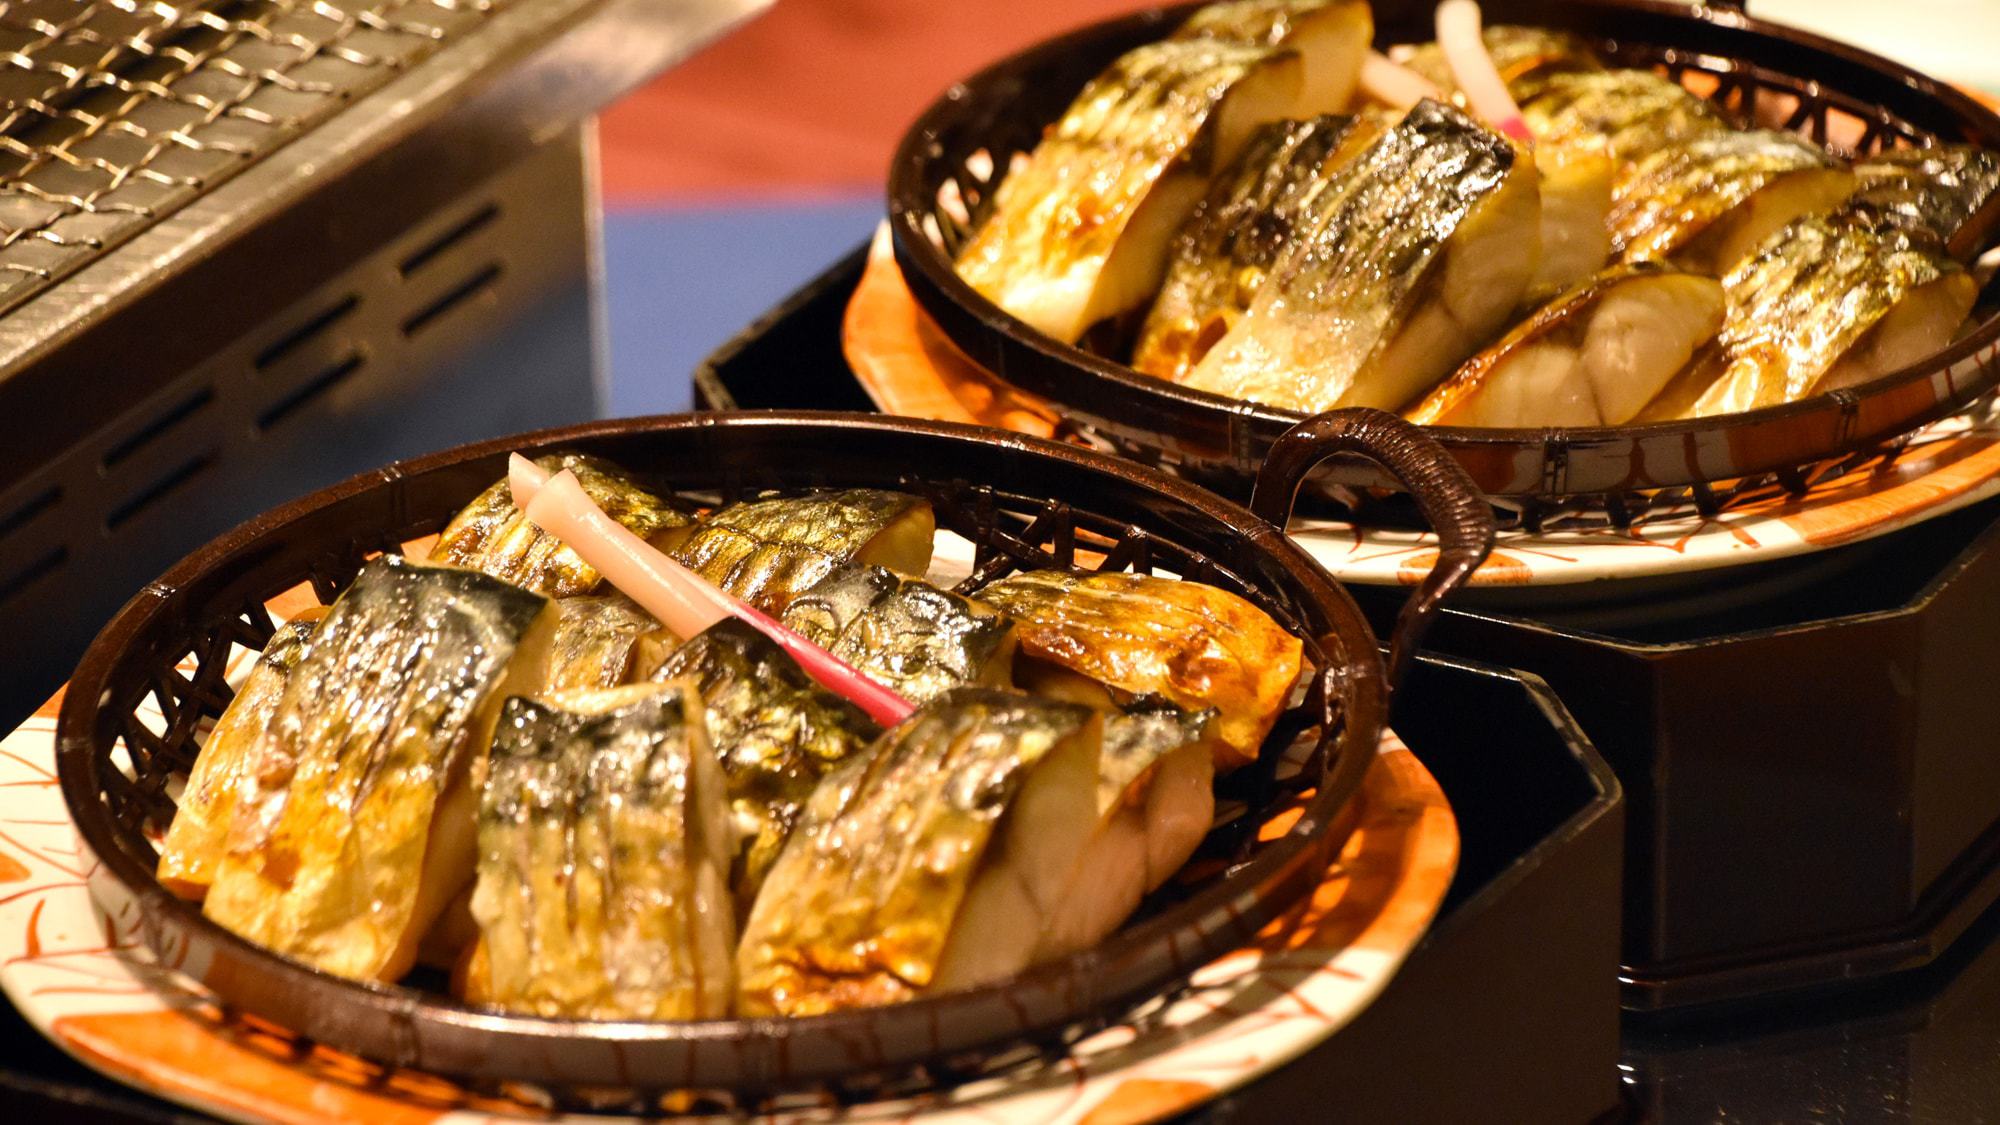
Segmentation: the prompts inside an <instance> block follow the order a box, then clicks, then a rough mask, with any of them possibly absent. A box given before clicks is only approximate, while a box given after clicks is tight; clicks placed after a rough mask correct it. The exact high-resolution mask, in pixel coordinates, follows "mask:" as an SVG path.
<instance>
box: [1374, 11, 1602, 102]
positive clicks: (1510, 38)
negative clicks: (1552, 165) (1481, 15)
mask: <svg viewBox="0 0 2000 1125" xmlns="http://www.w3.org/2000/svg"><path fill="white" fill-rule="evenodd" d="M1483 37H1484V39H1485V40H1486V53H1487V55H1489V56H1491V58H1492V59H1493V69H1495V70H1497V71H1499V72H1500V80H1501V81H1503V82H1505V83H1506V84H1507V92H1508V93H1510V94H1512V95H1513V96H1514V100H1515V101H1516V102H1520V101H1524V100H1526V99H1529V98H1532V97H1534V96H1535V95H1536V94H1539V93H1540V92H1541V90H1542V87H1543V86H1544V85H1546V84H1547V82H1548V80H1549V79H1550V78H1551V77H1553V76H1554V75H1557V74H1568V73H1574V72H1579V71H1592V70H1602V69H1603V68H1604V64H1603V63H1602V62H1600V61H1598V58H1597V53H1596V52H1595V51H1593V50H1591V49H1590V45H1589V44H1587V43H1585V42H1584V41H1583V40H1582V39H1579V38H1578V37H1576V36H1574V35H1572V34H1570V33H1569V32H1567V31H1554V30H1551V29H1549V28H1544V27H1525V26H1522V25H1520V24H1494V25H1493V26H1491V27H1488V28H1487V29H1486V30H1485V33H1484V36H1483ZM1392 57H1395V58H1396V59H1397V61H1399V62H1401V63H1402V64H1403V65H1404V66H1407V67H1409V68H1410V69H1411V70H1414V71H1416V72H1417V73H1418V74H1421V75H1423V76H1424V77H1425V78H1428V79H1429V80H1430V81H1431V84H1432V85H1434V86H1436V87H1437V88H1438V89H1440V90H1442V91H1444V92H1445V93H1447V94H1453V95H1456V94H1457V93H1458V77H1457V76H1456V75H1455V74H1453V73H1452V70H1451V64H1450V63H1449V62H1447V61H1446V60H1445V57H1444V51H1443V50H1442V49H1441V48H1440V47H1439V46H1438V45H1437V44H1436V43H1421V44H1418V45H1416V46H1415V47H1413V48H1410V49H1409V50H1407V51H1395V52H1392Z"/></svg>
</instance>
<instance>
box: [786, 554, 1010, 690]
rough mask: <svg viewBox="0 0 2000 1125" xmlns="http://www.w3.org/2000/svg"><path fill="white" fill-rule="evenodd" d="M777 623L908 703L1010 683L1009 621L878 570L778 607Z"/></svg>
mask: <svg viewBox="0 0 2000 1125" xmlns="http://www.w3.org/2000/svg"><path fill="white" fill-rule="evenodd" d="M784 623H785V624H786V625H789V626H791V628H792V629H794V630H796V631H797V632H798V633H799V634H801V635H802V636H804V637H805V638H806V639H807V640H809V641H812V642H813V643H814V644H816V645H819V646H820V647H821V648H823V649H826V650H827V651H828V652H831V653H832V654H833V655H835V656H837V657H839V658H840V659H842V660H844V661H846V662H847V663H848V664H850V665H852V666H853V667H854V668H855V669H856V670H858V671H859V672H861V674H863V675H865V676H867V677H868V678H869V679H871V680H874V681H875V682H876V683H879V684H881V685H883V686H884V687H887V688H889V689H891V690H893V691H895V692H896V693H897V694H898V695H901V696H902V697H903V698H905V699H908V700H910V701H911V702H913V703H922V702H924V701H925V700H928V699H935V698H936V697H938V696H939V695H942V694H944V693H945V692H947V691H950V690H951V689H952V688H955V687H962V686H964V685H966V684H986V685H989V686H992V687H1006V686H1008V685H1009V684H1011V683H1012V675H1013V667H1014V623H1013V622H1012V621H1009V620H1008V619H1007V618H1006V617H1005V616H1004V615H1002V614H1001V613H1000V612H999V611H998V610H995V609H994V608H993V607H992V606H989V605H986V604H984V603H982V602H979V601H977V600H975V599H972V598H967V597H963V596H961V595H959V594H954V593H952V592H951V591H949V590H940V589H938V588H937V587H936V586H933V585H931V584H930V583H928V582H925V581H923V580H922V579H917V578H906V577H904V576H902V575H899V574H896V573H894V572H892V571H889V570H886V569H884V568H882V567H879V566H867V567H846V568H843V569H841V570H837V571H835V572H834V573H833V574H831V575H829V576H828V577H827V578H826V579H825V580H824V581H822V582H820V583H819V584H817V585H815V586H813V587H812V588H811V589H810V590H807V591H806V592H805V593H803V594H801V595H799V596H798V598H796V599H794V600H793V602H792V603H791V604H790V605H789V606H787V607H785V616H784Z"/></svg>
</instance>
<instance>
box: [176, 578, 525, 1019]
mask: <svg viewBox="0 0 2000 1125" xmlns="http://www.w3.org/2000/svg"><path fill="white" fill-rule="evenodd" d="M555 619H556V611H555V606H554V604H553V603H552V602H550V601H549V600H548V599H546V598H543V597H541V596H540V595H537V594H532V593H529V592H528V591H526V590H523V589H521V588H519V587H517V586H513V585H510V584H508V583H506V582H503V581H500V580H499V579H496V578H492V577H490V576H487V575H484V574H480V573H478V572H476V571H471V570H463V569H459V568H456V567H438V566H429V565H424V564H420V563H414V562H410V561H408V560H406V559H403V558H401V557H399V556H394V555H390V556H384V557H382V558H378V559H375V560H373V561H372V562H370V563H368V564H367V565H366V566H364V567H363V568H362V569H361V573H360V575H359V576H358V577H356V578H355V580H354V584H353V585H352V586H350V587H348V589H347V591H346V592H345V593H343V594H342V595H341V596H340V597H339V599H337V600H336V601H335V602H334V604H333V607H332V608H331V609H330V610H329V611H328V612H327V615H326V618H325V620H323V621H322V622H321V623H320V625H319V628H318V629H317V630H316V631H315V632H314V633H313V637H312V641H311V643H310V645H308V647H307V650H306V653H305V656H304V657H303V658H302V659H301V660H300V661H299V663H298V665H297V666H296V667H295V668H294V669H293V670H292V675H291V678H290V680H289V681H287V683H286V684H285V690H284V694H283V695H282V696H281V697H280V699H279V701H278V706H277V709H276V711H275V712H274V713H273V714H272V716H271V720H270V723H269V724H268V725H267V727H266V728H265V733H264V736H263V738H262V739H260V740H259V745H258V751H257V753H258V767H257V773H256V786H255V789H254V791H253V792H251V793H248V794H245V796H244V798H243V800H241V801H240V802H239V806H238V809H237V816H236V819H235V822H234V823H233V824H232V826H231V829H230V835H229V843H228V850H227V852H226V853H225V855H224V857H223V861H222V863H221V864H220V865H219V867H218V869H217V871H216V877H215V882H214V884H213V885H212V886H211V887H210V888H209V893H208V899H207V901H206V902H205V903H204V905H203V913H205V914H206V915H207V916H208V917H209V918H211V919H213V920H214V921H215V922H217V923H218V924H220V925H222V926H223V927H225V928H227V929H229V930H231V931H233V932H235V933H237V934H240V935H241V936H243V937H245V938H248V939H249V940H251V941H254V942H256V943H258V944H259V945H262V946H264V947H265V948H267V949H270V950H273V951H275V952H277V953H281V954H284V955H285V956H288V957H292V958H295V959H297V960H300V961H304V962H306V963H307V964H310V965H313V966H315V967H317V968H319V969H322V970H325V971H326V972H330V973H335V974H337V975H340V976H345V977H351V978H354V979H358V980H384V981H386V980H395V979H396V978H398V977H400V976H402V975H403V974H404V973H405V972H408V971H409V968H410V966H411V964H412V962H413V961H414V960H415V957H416V952H417V944H418V941H419V939H421V938H422V936H423V935H424V933H425V932H426V931H427V930H428V929H429V928H430V926H431V923H432V922H434V921H435V920H436V918H437V916H438V914H439V913H440V912H441V911H442V910H443V909H444V907H445V905H446V904H447V903H448V902H449V901H450V900H451V898H452V897H453V896H454V895H456V894H457V893H458V891H459V890H460V889H461V888H462V887H464V886H465V884H466V883H467V882H469V881H470V880H471V878H472V872H473V833H474V810H475V808H476V806H477V803H478V797H477V796H476V794H475V792H474V787H473V784H472V780H471V777H470V774H471V771H472V766H473V764H474V760H475V759H477V758H479V757H480V756H481V755H483V754H484V753H485V751H486V747H487V744H488V742H489V741H490V739H491V735H492V730H493V723H494V720H495V718H496V717H497V715H498V713H499V709H500V704H501V701H502V700H503V699H505V698H506V697H507V696H508V695H513V694H520V693H524V692H529V691H533V690H536V689H538V688H539V687H540V685H541V681H542V676H543V674H544V669H545V667H546V665H547V660H548V648H549V642H550V639H551V637H552V635H553V633H554V631H555Z"/></svg>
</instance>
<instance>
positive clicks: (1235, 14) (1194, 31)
mask: <svg viewBox="0 0 2000 1125" xmlns="http://www.w3.org/2000/svg"><path fill="white" fill-rule="evenodd" d="M1374 37H1375V16H1374V13H1373V12H1371V11H1370V10H1369V7H1368V4H1367V3H1366V0H1223V2H1222V3H1217V4H1209V5H1206V6H1204V7H1202V8H1200V9H1199V10H1197V11H1196V12H1195V13H1194V14H1193V15H1191V16H1189V17H1188V18H1187V22H1185V23H1183V24H1181V26H1180V29H1179V30H1178V31H1176V32H1174V38H1176V39H1200V38H1207V39H1221V40H1229V41H1233V42H1237V43H1246V44H1250V45H1253V46H1263V47H1282V48H1283V49H1285V50H1286V51H1290V52H1293V53H1296V54H1297V55H1298V56H1299V58H1300V60H1301V61H1302V62H1303V63H1304V64H1305V75H1304V78H1303V79H1302V81H1301V83H1300V90H1299V98H1298V101H1297V103H1296V104H1295V105H1294V106H1293V107H1292V111H1291V116H1292V117H1295V118H1303V117H1311V116H1313V115H1314V114H1320V113H1335V112H1338V111H1340V110H1342V109H1345V108H1346V107H1347V104H1348V103H1349V102H1350V101H1352V100H1353V98H1354V86H1355V82H1356V80H1357V79H1358V78H1359V77H1360V75H1361V61H1362V59H1364V58H1366V57H1367V54H1368V42H1369V40H1371V39H1373V38H1374Z"/></svg>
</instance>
